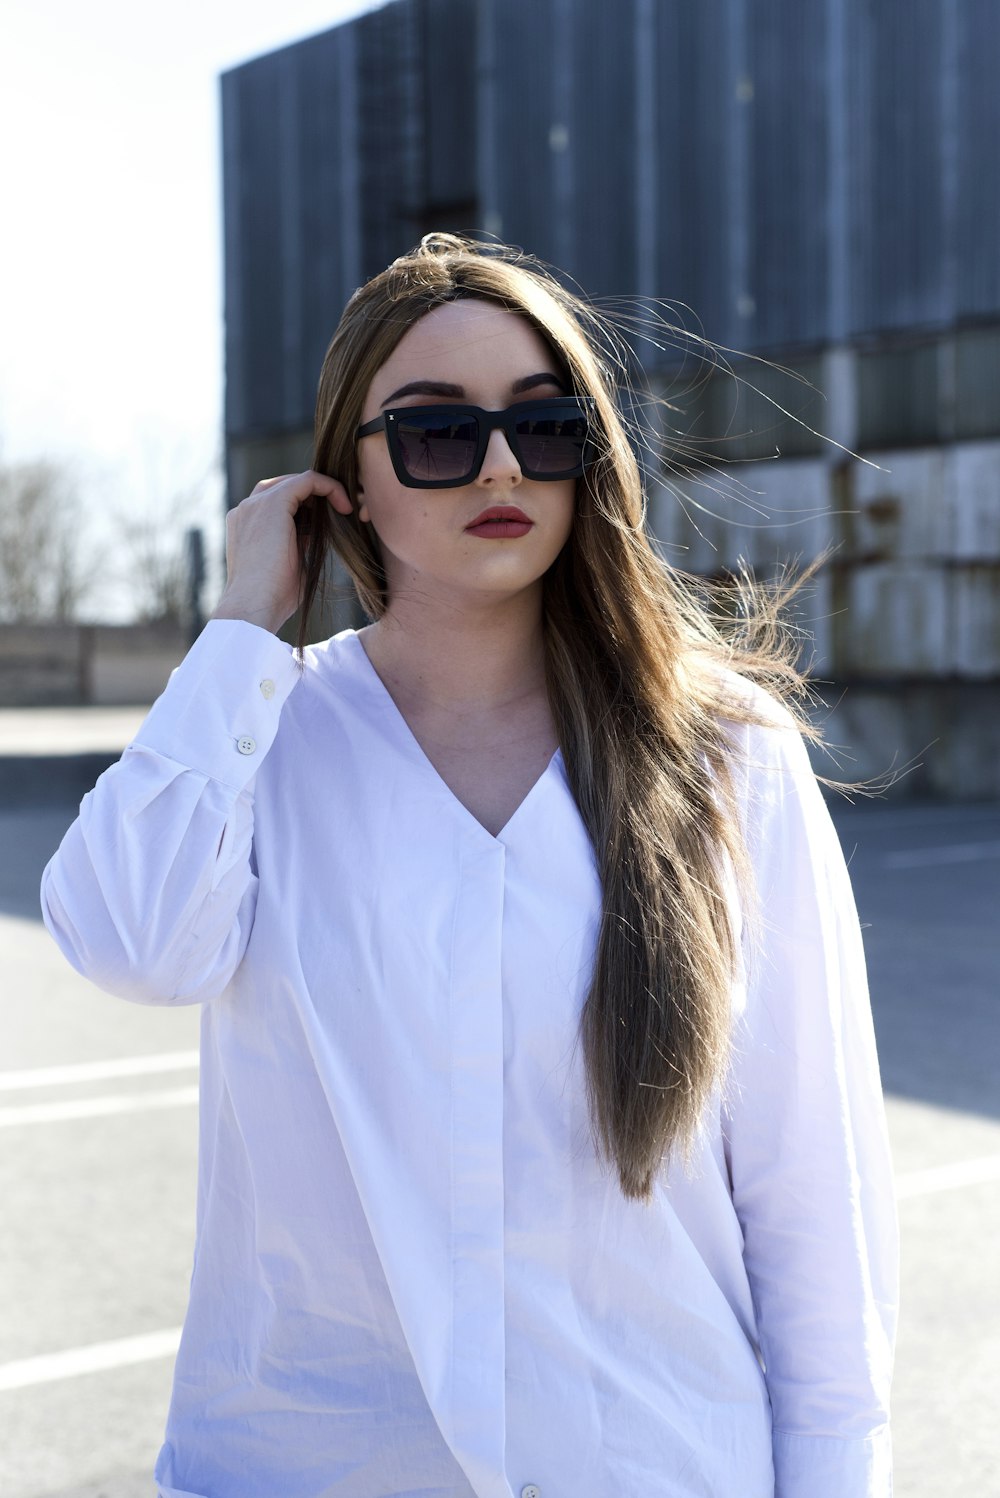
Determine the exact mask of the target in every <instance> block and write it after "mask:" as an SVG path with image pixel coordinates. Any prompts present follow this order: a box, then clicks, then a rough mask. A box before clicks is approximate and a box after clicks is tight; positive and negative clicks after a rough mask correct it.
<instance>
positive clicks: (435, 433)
mask: <svg viewBox="0 0 1000 1498" xmlns="http://www.w3.org/2000/svg"><path fill="white" fill-rule="evenodd" d="M396 430H397V434H398V437H397V440H398V442H399V450H400V452H401V453H402V456H403V463H404V465H405V468H406V471H407V473H409V474H410V475H411V476H412V477H413V478H415V479H424V480H426V481H427V482H428V483H431V482H434V481H437V482H441V481H447V480H449V479H458V478H461V477H462V476H463V475H464V474H467V473H471V472H472V468H473V464H474V462H475V457H476V446H477V443H476V438H477V435H478V431H477V424H476V422H475V421H474V420H470V421H457V422H456V421H440V420H438V419H437V418H435V417H434V416H421V415H415V416H413V417H407V418H405V419H404V420H402V421H400V422H399V423H398V424H397V428H396Z"/></svg>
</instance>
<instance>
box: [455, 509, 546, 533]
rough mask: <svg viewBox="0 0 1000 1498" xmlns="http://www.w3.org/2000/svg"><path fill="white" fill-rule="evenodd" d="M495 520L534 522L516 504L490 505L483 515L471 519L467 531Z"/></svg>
mask: <svg viewBox="0 0 1000 1498" xmlns="http://www.w3.org/2000/svg"><path fill="white" fill-rule="evenodd" d="M494 520H495V521H504V522H517V523H518V524H520V525H533V524H534V522H533V521H532V520H529V519H528V517H527V515H526V514H525V513H524V511H523V510H519V509H518V508H517V506H516V505H490V508H489V509H488V510H484V511H483V513H482V514H481V515H477V516H476V518H475V520H470V521H469V523H468V525H467V526H466V527H465V529H466V530H467V531H473V530H475V529H476V528H477V526H480V525H486V524H488V522H490V521H494Z"/></svg>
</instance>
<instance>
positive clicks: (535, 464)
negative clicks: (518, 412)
mask: <svg viewBox="0 0 1000 1498" xmlns="http://www.w3.org/2000/svg"><path fill="white" fill-rule="evenodd" d="M586 442H587V418H586V416H585V415H584V414H583V412H580V411H577V412H573V413H570V414H568V415H561V414H560V415H555V414H552V413H551V412H550V413H548V414H545V413H544V412H543V413H539V415H538V416H536V417H532V416H527V415H526V416H525V417H524V418H523V420H520V421H518V423H517V445H518V447H519V449H520V460H521V467H522V468H523V469H524V472H525V473H547V474H571V473H573V472H574V471H578V470H579V469H580V467H581V464H582V459H583V450H584V447H585V445H586Z"/></svg>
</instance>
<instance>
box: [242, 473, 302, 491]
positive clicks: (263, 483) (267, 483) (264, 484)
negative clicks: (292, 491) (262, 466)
mask: <svg viewBox="0 0 1000 1498" xmlns="http://www.w3.org/2000/svg"><path fill="white" fill-rule="evenodd" d="M295 477H296V475H295V474H294V473H279V474H278V476H277V477H276V478H273V479H261V480H260V481H259V483H256V484H254V486H253V488H252V489H251V490H250V493H251V494H256V493H257V492H258V490H263V489H273V488H274V486H275V484H283V483H284V482H285V480H286V479H291V478H295Z"/></svg>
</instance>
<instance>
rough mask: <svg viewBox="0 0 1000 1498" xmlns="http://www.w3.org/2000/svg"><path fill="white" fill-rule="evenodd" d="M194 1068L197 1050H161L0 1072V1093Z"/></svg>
mask: <svg viewBox="0 0 1000 1498" xmlns="http://www.w3.org/2000/svg"><path fill="white" fill-rule="evenodd" d="M197 1065H198V1052H197V1051H162V1052H160V1053H158V1054H155V1055H152V1056H119V1057H117V1058H116V1059H115V1060H113V1061H78V1062H74V1063H73V1064H72V1065H69V1066H35V1067H31V1068H30V1069H28V1070H26V1071H0V1092H17V1091H20V1090H21V1089H23V1088H25V1087H62V1086H64V1085H65V1084H67V1083H70V1082H105V1081H107V1080H108V1079H109V1078H110V1077H144V1076H149V1075H150V1074H151V1073H154V1072H160V1071H186V1070H187V1069H188V1068H189V1067H192V1066H197Z"/></svg>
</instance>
